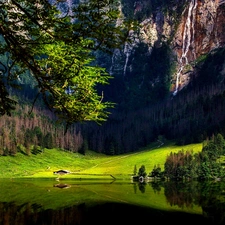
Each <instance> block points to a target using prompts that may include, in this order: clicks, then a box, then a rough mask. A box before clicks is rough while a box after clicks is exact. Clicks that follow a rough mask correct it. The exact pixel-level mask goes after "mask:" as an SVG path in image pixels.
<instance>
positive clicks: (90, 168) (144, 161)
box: [0, 143, 202, 179]
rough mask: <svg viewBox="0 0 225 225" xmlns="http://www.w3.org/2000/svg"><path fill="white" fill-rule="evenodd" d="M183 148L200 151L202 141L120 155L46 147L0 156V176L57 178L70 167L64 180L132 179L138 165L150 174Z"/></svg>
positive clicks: (168, 145) (154, 147)
mask: <svg viewBox="0 0 225 225" xmlns="http://www.w3.org/2000/svg"><path fill="white" fill-rule="evenodd" d="M182 149H183V150H184V151H186V150H193V152H199V151H201V149H202V143H199V144H190V145H185V146H177V145H174V144H173V143H170V144H167V145H163V146H161V147H157V146H156V145H152V146H149V147H148V148H145V149H142V150H141V151H139V152H135V153H128V154H123V155H118V156H106V155H103V154H98V153H95V152H92V151H88V152H87V153H86V154H85V155H81V154H78V153H70V152H66V151H62V150H57V149H51V150H50V149H45V150H44V152H43V153H40V154H37V155H30V156H27V155H24V154H22V153H17V154H16V155H15V156H1V157H0V168H1V172H0V178H57V176H56V175H54V174H53V172H54V171H56V170H59V169H66V170H69V171H71V174H67V175H64V176H63V178H64V179H66V178H70V179H71V178H76V179H112V177H115V178H116V179H130V176H131V175H132V174H133V171H134V167H135V165H136V168H137V170H138V169H139V168H140V167H141V165H144V166H145V168H146V172H147V173H150V172H151V171H152V169H153V168H154V166H155V165H160V167H161V168H162V170H163V169H164V163H165V160H166V157H167V155H169V154H170V153H171V152H177V151H179V150H182Z"/></svg>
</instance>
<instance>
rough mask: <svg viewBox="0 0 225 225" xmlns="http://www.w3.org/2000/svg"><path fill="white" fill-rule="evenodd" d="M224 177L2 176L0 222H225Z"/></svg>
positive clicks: (40, 224)
mask: <svg viewBox="0 0 225 225" xmlns="http://www.w3.org/2000/svg"><path fill="white" fill-rule="evenodd" d="M224 194H225V183H224V182H159V181H157V182H153V181H152V182H149V183H132V182H129V181H128V182H124V181H123V182H119V181H116V182H113V183H110V181H108V182H107V181H102V182H101V181H76V180H67V179H65V180H61V181H60V182H57V181H55V180H41V179H33V180H24V179H15V180H10V181H9V180H4V179H2V180H1V182H0V224H2V225H8V224H10V225H14V224H15V225H17V224H21V225H28V224H29V225H36V224H37V225H47V224H51V225H59V224H60V225H67V224H80V225H84V224H85V225H86V224H94V223H96V224H125V223H126V224H141V223H147V222H148V221H149V223H153V222H154V223H157V224H162V223H167V224H168V223H173V224H183V223H184V224H188V223H196V224H200V223H202V224H203V223H204V224H225V199H224V196H225V195H224Z"/></svg>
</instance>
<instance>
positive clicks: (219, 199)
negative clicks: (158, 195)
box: [163, 182, 225, 224]
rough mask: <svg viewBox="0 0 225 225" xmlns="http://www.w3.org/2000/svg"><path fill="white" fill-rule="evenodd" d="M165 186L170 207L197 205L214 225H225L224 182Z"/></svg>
mask: <svg viewBox="0 0 225 225" xmlns="http://www.w3.org/2000/svg"><path fill="white" fill-rule="evenodd" d="M163 186H164V188H165V196H166V199H167V201H168V202H169V203H170V205H177V206H179V207H180V208H183V207H193V205H194V204H195V205H198V206H200V207H202V209H203V214H204V215H205V216H206V217H207V218H209V219H210V220H211V221H212V222H213V224H224V223H225V183H224V182H165V183H164V184H163Z"/></svg>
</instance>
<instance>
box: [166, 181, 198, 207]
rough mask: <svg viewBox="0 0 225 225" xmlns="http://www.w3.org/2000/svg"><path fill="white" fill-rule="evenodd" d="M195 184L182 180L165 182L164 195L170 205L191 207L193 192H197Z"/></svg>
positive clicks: (193, 200) (193, 197)
mask: <svg viewBox="0 0 225 225" xmlns="http://www.w3.org/2000/svg"><path fill="white" fill-rule="evenodd" d="M196 188H197V187H196V185H195V183H193V184H192V185H187V183H182V182H166V183H165V196H166V199H167V201H168V202H169V203H170V205H171V206H172V205H177V206H179V207H180V208H183V207H189V208H191V207H193V204H194V203H195V201H196V196H195V194H196V193H198V192H197V190H196Z"/></svg>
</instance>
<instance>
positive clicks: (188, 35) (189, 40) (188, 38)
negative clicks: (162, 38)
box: [173, 0, 197, 95]
mask: <svg viewBox="0 0 225 225" xmlns="http://www.w3.org/2000/svg"><path fill="white" fill-rule="evenodd" d="M196 7H197V0H192V1H191V3H190V5H189V8H188V15H187V19H186V22H185V25H184V33H183V38H182V54H181V58H180V59H179V65H178V72H177V75H176V88H175V91H174V93H173V95H176V94H177V92H178V89H179V81H180V75H181V73H182V71H183V68H184V66H185V65H187V64H188V58H187V53H188V52H189V50H190V46H191V45H192V46H194V43H193V41H194V31H195V30H194V24H195V11H196ZM192 53H193V54H194V57H195V53H194V52H192Z"/></svg>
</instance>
